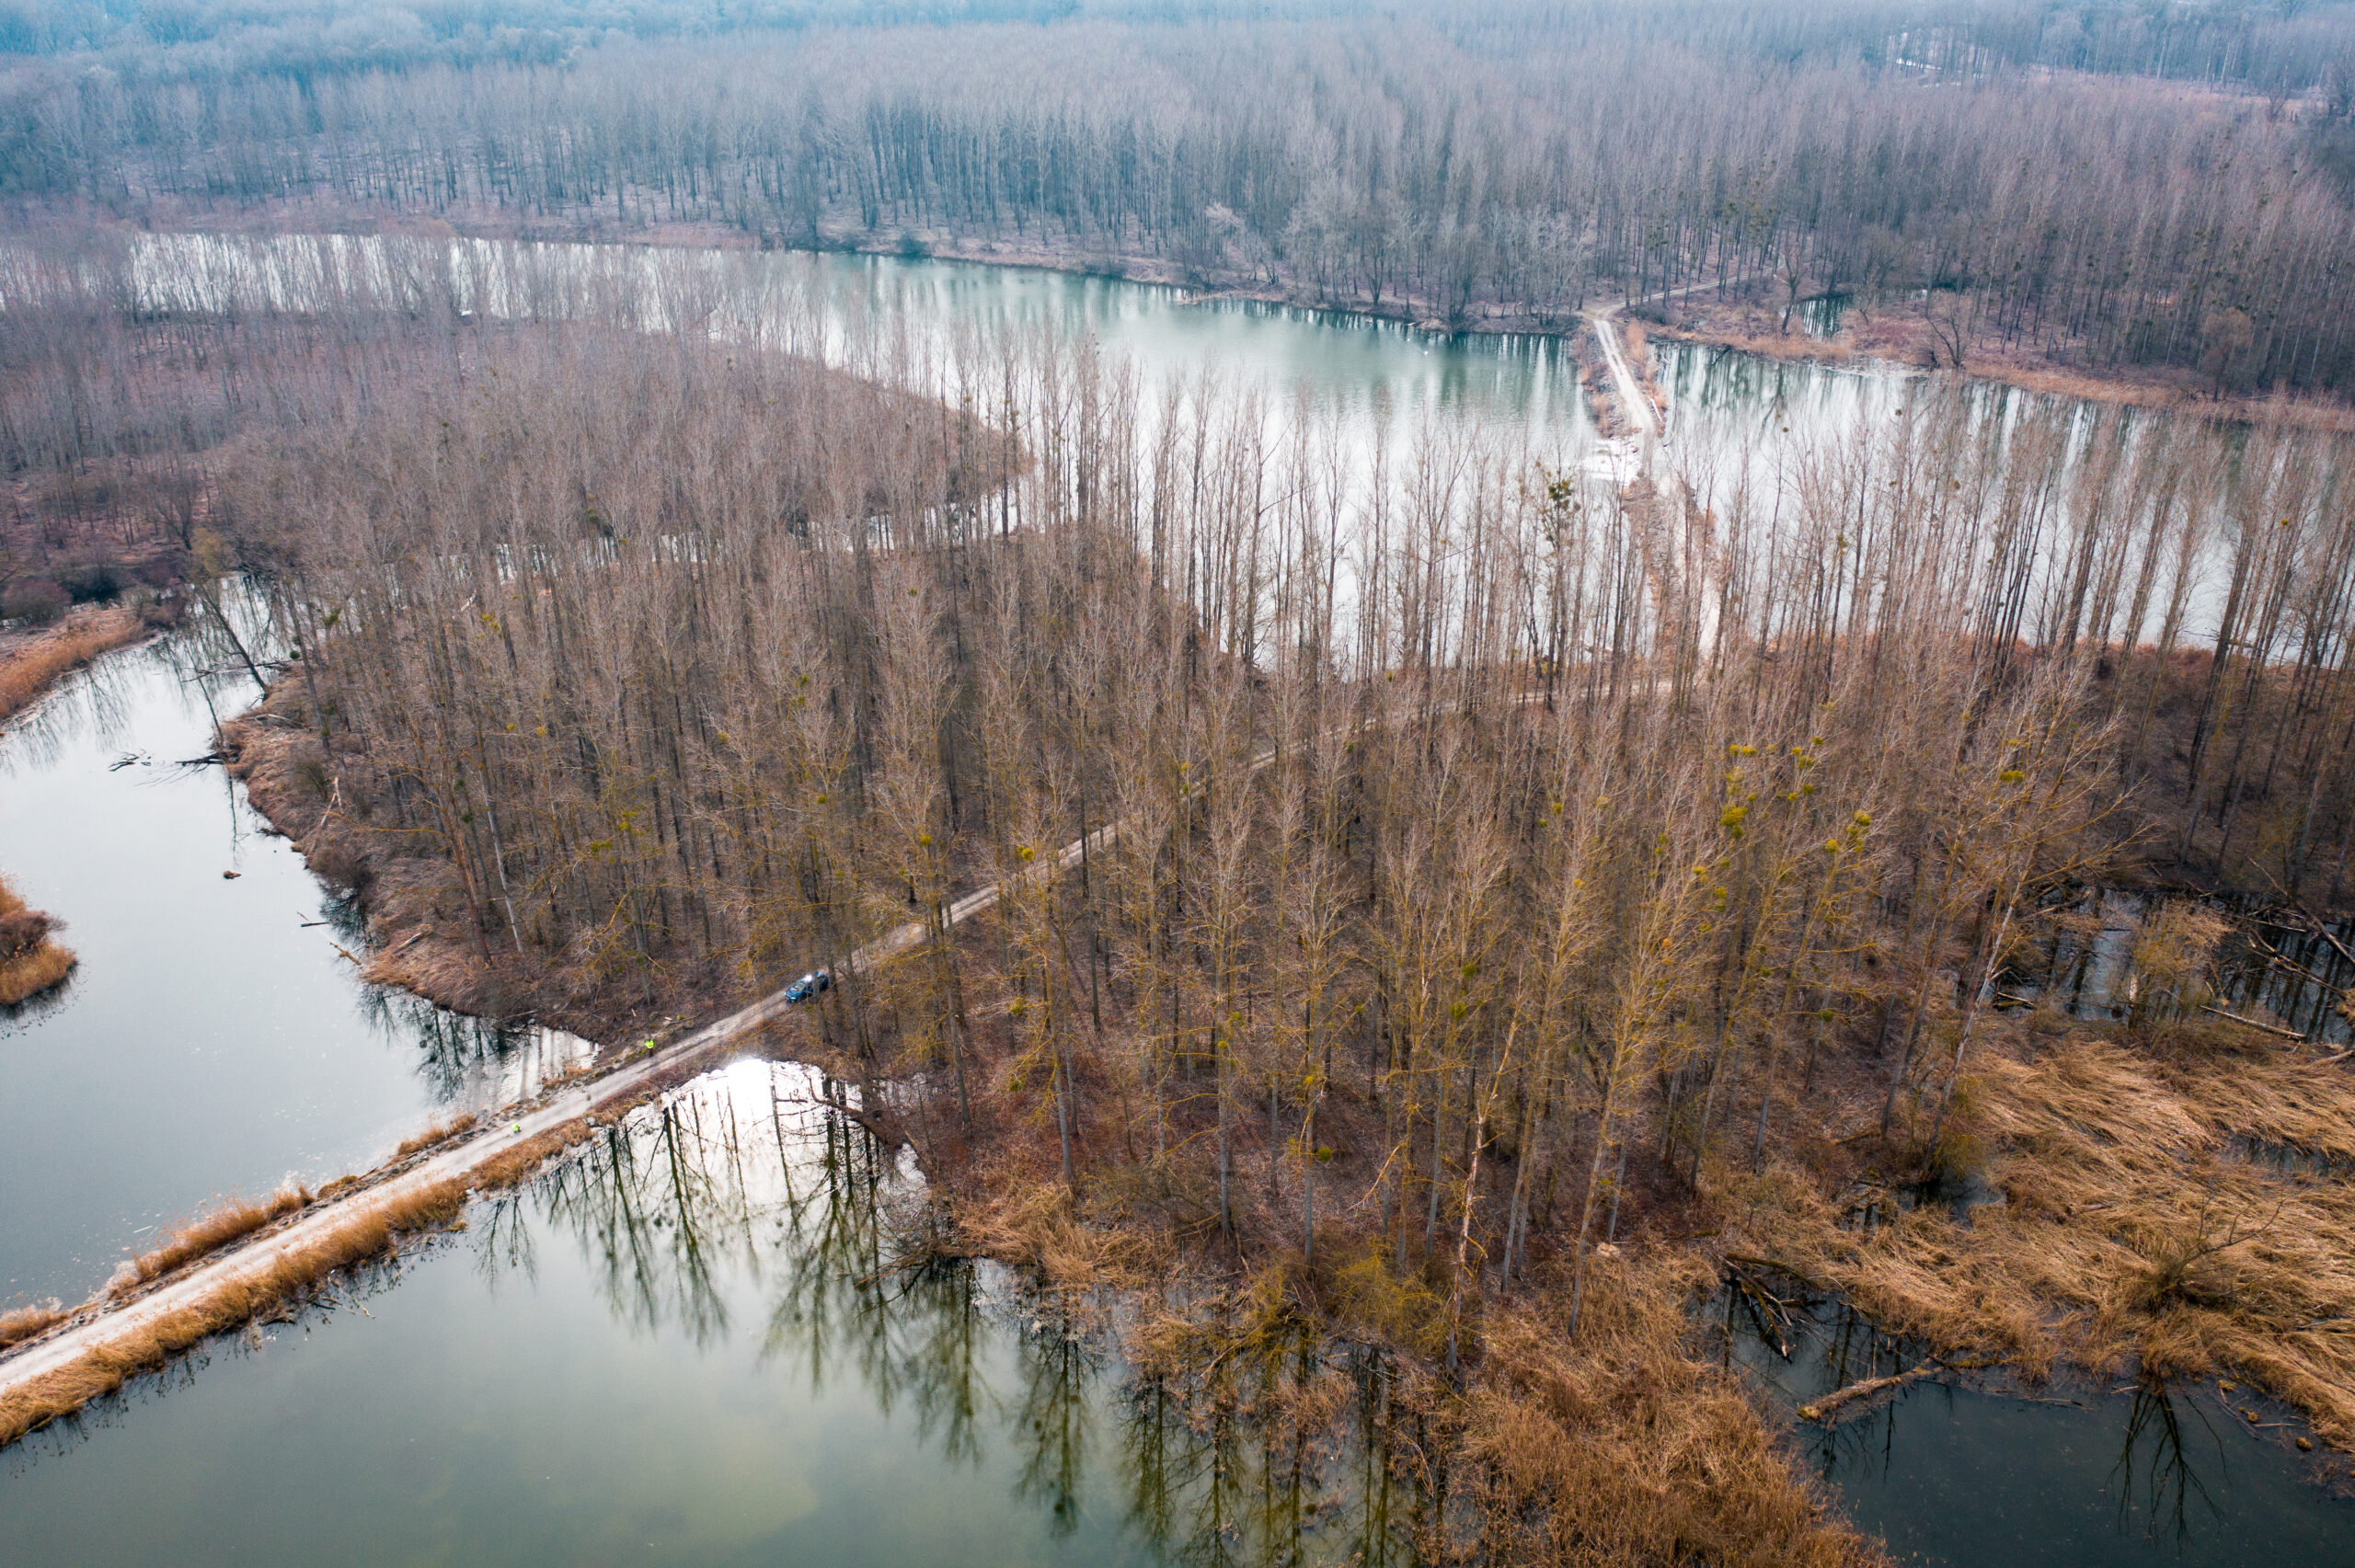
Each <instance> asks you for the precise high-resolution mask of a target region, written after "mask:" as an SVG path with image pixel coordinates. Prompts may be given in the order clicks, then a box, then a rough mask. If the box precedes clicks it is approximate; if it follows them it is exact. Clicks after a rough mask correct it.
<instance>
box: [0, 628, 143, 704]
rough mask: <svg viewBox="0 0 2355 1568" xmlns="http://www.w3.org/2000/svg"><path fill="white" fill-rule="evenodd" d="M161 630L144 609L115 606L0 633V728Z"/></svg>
mask: <svg viewBox="0 0 2355 1568" xmlns="http://www.w3.org/2000/svg"><path fill="white" fill-rule="evenodd" d="M162 624H164V622H163V621H161V620H160V619H157V618H156V617H155V616H154V615H151V614H150V613H149V612H148V609H147V607H144V606H137V605H132V604H125V603H120V602H118V603H114V604H105V605H90V606H85V607H83V608H80V609H76V610H75V611H72V612H69V613H68V614H67V615H66V617H65V619H64V620H63V621H62V622H60V623H59V624H56V625H53V626H40V627H30V628H27V629H24V630H20V631H13V632H0V723H5V722H6V721H7V720H8V719H11V718H14V717H15V716H16V715H18V714H20V713H22V712H24V711H25V710H26V709H27V708H29V707H30V706H32V705H33V704H35V703H37V702H39V701H40V699H41V697H42V696H43V695H45V694H46V693H47V692H48V691H49V689H50V688H51V687H52V686H53V685H55V684H56V683H57V681H59V680H60V679H62V678H63V677H64V676H67V675H70V674H72V673H73V672H74V671H75V670H79V669H81V668H82V667H83V666H84V665H86V664H88V663H89V662H90V661H91V660H92V659H94V658H98V656H99V655H100V654H103V653H109V652H112V651H113V650H114V649H116V648H119V647H129V646H130V645H131V644H132V643H135V642H137V641H139V640H140V639H141V638H143V637H146V636H150V635H154V633H155V630H156V628H157V627H158V626H159V625H162Z"/></svg>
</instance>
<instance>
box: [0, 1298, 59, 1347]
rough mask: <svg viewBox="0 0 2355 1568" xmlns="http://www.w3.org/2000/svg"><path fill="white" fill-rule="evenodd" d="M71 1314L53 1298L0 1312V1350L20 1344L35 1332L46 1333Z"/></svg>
mask: <svg viewBox="0 0 2355 1568" xmlns="http://www.w3.org/2000/svg"><path fill="white" fill-rule="evenodd" d="M72 1315H73V1314H72V1313H70V1312H68V1311H66V1310H65V1309H64V1307H63V1306H62V1305H61V1304H59V1303H58V1302H56V1301H53V1300H52V1301H45V1302H37V1303H35V1304H34V1305H32V1306H29V1307H18V1308H17V1309H16V1310H14V1311H8V1312H0V1350H5V1349H6V1348H7V1347H8V1346H9V1345H21V1344H23V1343H24V1342H25V1341H26V1340H29V1339H30V1338H32V1337H33V1336H34V1335H35V1334H40V1333H48V1332H49V1331H50V1330H51V1329H52V1328H55V1327H56V1326H57V1325H58V1324H59V1323H62V1322H64V1321H65V1320H66V1319H67V1318H68V1317H71V1316H72Z"/></svg>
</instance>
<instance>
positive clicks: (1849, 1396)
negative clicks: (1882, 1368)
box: [1799, 1361, 1942, 1426]
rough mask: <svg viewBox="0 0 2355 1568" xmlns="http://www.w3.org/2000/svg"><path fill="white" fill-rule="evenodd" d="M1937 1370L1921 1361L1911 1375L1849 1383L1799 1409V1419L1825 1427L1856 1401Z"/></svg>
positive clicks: (1934, 1362)
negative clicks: (1819, 1423)
mask: <svg viewBox="0 0 2355 1568" xmlns="http://www.w3.org/2000/svg"><path fill="white" fill-rule="evenodd" d="M1940 1370H1942V1368H1940V1367H1939V1365H1938V1363H1937V1362H1936V1361H1924V1362H1923V1363H1922V1364H1921V1365H1920V1366H1919V1367H1916V1368H1913V1370H1912V1371H1910V1372H1899V1373H1895V1374H1893V1375H1892V1376H1890V1377H1886V1378H1867V1379H1865V1380H1864V1381H1863V1382H1861V1383H1850V1384H1849V1385H1848V1386H1847V1387H1846V1388H1844V1389H1834V1390H1832V1391H1831V1392H1830V1393H1828V1394H1826V1395H1824V1396H1823V1397H1822V1398H1821V1399H1820V1400H1813V1401H1810V1402H1808V1403H1806V1404H1803V1405H1801V1406H1799V1419H1800V1420H1802V1421H1816V1422H1821V1423H1822V1424H1823V1425H1827V1426H1829V1425H1833V1417H1834V1416H1835V1415H1836V1414H1837V1413H1839V1412H1840V1411H1842V1410H1844V1409H1846V1408H1847V1407H1848V1406H1850V1405H1853V1404H1855V1403H1856V1402H1858V1401H1860V1400H1868V1399H1871V1398H1872V1397H1873V1396H1874V1395H1876V1394H1883V1393H1887V1392H1889V1391H1890V1390H1892V1389H1901V1388H1903V1387H1905V1386H1906V1385H1907V1384H1908V1383H1913V1382H1916V1381H1919V1380H1920V1379H1924V1378H1927V1377H1930V1376H1933V1375H1934V1374H1936V1373H1937V1372H1938V1371H1940Z"/></svg>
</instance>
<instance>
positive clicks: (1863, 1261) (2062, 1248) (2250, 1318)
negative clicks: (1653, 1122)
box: [1723, 1023, 2355, 1448]
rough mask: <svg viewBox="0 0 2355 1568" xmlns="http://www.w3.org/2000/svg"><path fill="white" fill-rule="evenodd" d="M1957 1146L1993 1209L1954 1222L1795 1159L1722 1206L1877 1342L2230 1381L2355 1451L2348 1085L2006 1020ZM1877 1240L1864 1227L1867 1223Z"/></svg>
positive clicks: (2260, 1056) (2294, 1067)
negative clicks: (1871, 1325)
mask: <svg viewBox="0 0 2355 1568" xmlns="http://www.w3.org/2000/svg"><path fill="white" fill-rule="evenodd" d="M2008 1045H2009V1047H2010V1048H2009V1049H2007V1050H2005V1051H2002V1052H1990V1053H1988V1054H1987V1056H1986V1057H1985V1058H1984V1059H1982V1062H1981V1065H1980V1067H1979V1069H1978V1071H1977V1075H1976V1077H1975V1079H1974V1080H1973V1081H1972V1082H1970V1085H1969V1093H1968V1096H1967V1099H1966V1102H1965V1105H1964V1109H1963V1110H1962V1112H1961V1114H1960V1120H1961V1123H1962V1126H1961V1128H1960V1130H1959V1134H1957V1135H1956V1136H1954V1137H1953V1138H1951V1139H1949V1142H1948V1144H1947V1150H1948V1151H1949V1155H1950V1156H1953V1155H1956V1154H1958V1153H1959V1158H1961V1159H1963V1160H1965V1161H1970V1162H1976V1163H1980V1164H1981V1166H1982V1174H1983V1179H1984V1180H1985V1181H1986V1183H1987V1184H1989V1185H1990V1186H1991V1187H1992V1188H1993V1192H1994V1194H1997V1195H2000V1200H1999V1201H1993V1200H1991V1201H1989V1202H1987V1203H1984V1204H1982V1205H1980V1206H1978V1207H1973V1208H1972V1209H1970V1212H1969V1215H1968V1218H1967V1219H1961V1218H1957V1217H1956V1215H1954V1214H1953V1213H1951V1212H1950V1211H1949V1210H1948V1208H1947V1207H1946V1206H1945V1205H1943V1204H1939V1203H1934V1202H1924V1203H1921V1204H1918V1205H1915V1206H1913V1207H1910V1208H1909V1207H1905V1206H1903V1205H1901V1204H1899V1203H1897V1202H1894V1201H1891V1199H1892V1198H1893V1196H1894V1195H1893V1194H1892V1193H1891V1192H1890V1191H1889V1190H1887V1189H1886V1188H1881V1189H1878V1190H1875V1189H1873V1188H1871V1187H1870V1186H1866V1187H1862V1188H1850V1189H1848V1190H1847V1191H1846V1192H1844V1194H1841V1195H1839V1196H1832V1195H1828V1194H1827V1193H1826V1192H1825V1191H1824V1190H1823V1188H1822V1187H1821V1185H1819V1184H1818V1183H1817V1182H1816V1181H1814V1180H1813V1179H1811V1178H1810V1176H1809V1174H1808V1173H1805V1172H1802V1171H1801V1170H1799V1169H1798V1168H1796V1167H1795V1166H1793V1165H1792V1164H1789V1163H1787V1162H1786V1163H1779V1164H1777V1165H1775V1167H1774V1168H1772V1169H1770V1170H1769V1172H1768V1173H1766V1174H1764V1175H1763V1176H1760V1177H1757V1178H1751V1179H1744V1180H1742V1181H1740V1182H1737V1183H1735V1184H1733V1185H1731V1186H1730V1187H1729V1189H1728V1191H1727V1193H1726V1194H1725V1196H1724V1199H1723V1202H1724V1206H1725V1207H1726V1208H1727V1209H1728V1210H1729V1214H1730V1215H1732V1216H1733V1217H1734V1221H1733V1222H1734V1223H1736V1224H1738V1225H1739V1226H1740V1227H1741V1228H1742V1230H1746V1231H1748V1232H1750V1233H1751V1234H1752V1237H1754V1239H1755V1242H1756V1243H1757V1244H1758V1245H1759V1246H1761V1247H1762V1249H1763V1250H1764V1251H1766V1252H1767V1253H1769V1254H1770V1255H1772V1256H1774V1257H1775V1258H1776V1259H1777V1260H1779V1261H1783V1262H1786V1263H1787V1264H1788V1265H1791V1266H1792V1267H1793V1268H1794V1269H1796V1270H1798V1272H1800V1273H1802V1274H1804V1275H1806V1276H1808V1277H1810V1278H1812V1279H1815V1280H1817V1281H1818V1282H1820V1283H1821V1284H1822V1285H1825V1286H1828V1287H1830V1288H1834V1289H1837V1290H1839V1291H1841V1292H1842V1293H1844V1294H1845V1295H1846V1296H1848V1297H1849V1298H1850V1299H1853V1300H1854V1301H1855V1304H1856V1305H1857V1306H1858V1308H1859V1309H1861V1310H1863V1311H1865V1312H1866V1313H1867V1315H1869V1316H1871V1317H1873V1318H1874V1319H1876V1320H1877V1321H1878V1322H1880V1323H1882V1324H1883V1325H1884V1326H1885V1327H1888V1328H1890V1329H1892V1330H1895V1331H1898V1332H1901V1333H1910V1334H1916V1335H1919V1336H1921V1337H1922V1338H1923V1339H1924V1340H1925V1341H1927V1342H1929V1343H1930V1344H1931V1345H1933V1346H1935V1347H1936V1348H1937V1349H1938V1350H1940V1351H1942V1352H1946V1353H1948V1354H1953V1353H1971V1354H1975V1355H1978V1356H1991V1357H1995V1358H1999V1359H2001V1360H2002V1361H2004V1362H2005V1363H2007V1364H2009V1365H2010V1366H2012V1367H2013V1368H2016V1369H2018V1370H2019V1371H2021V1372H2023V1373H2025V1374H2027V1375H2028V1376H2029V1377H2031V1378H2042V1377H2046V1376H2049V1375H2051V1374H2052V1373H2053V1372H2055V1371H2056V1370H2058V1369H2061V1368H2081V1369H2085V1370H2088V1371H2097V1372H2103V1371H2111V1370H2116V1369H2118V1368H2128V1367H2134V1366H2139V1367H2140V1368H2142V1369H2144V1370H2147V1371H2148V1372H2150V1373H2152V1374H2154V1375H2158V1376H2163V1377H2183V1376H2208V1375H2214V1374H2217V1373H2225V1372H2229V1373H2233V1374H2236V1375H2239V1376H2242V1377H2245V1378H2247V1379H2250V1380H2252V1381H2254V1382H2257V1383H2258V1384H2260V1385H2261V1386H2263V1387H2264V1388H2265V1389H2266V1390H2267V1391H2269V1392H2270V1393H2272V1394H2273V1395H2275V1396H2277V1397H2279V1398H2280V1399H2282V1400H2284V1401H2286V1402H2289V1403H2291V1404H2292V1405H2295V1406H2296V1407H2297V1408H2298V1409H2299V1410H2300V1411H2301V1412H2303V1413H2304V1414H2305V1415H2306V1417H2307V1418H2308V1419H2309V1420H2310V1421H2312V1422H2313V1424H2314V1425H2315V1430H2316V1432H2317V1433H2318V1434H2319V1435H2320V1436H2322V1437H2323V1438H2324V1439H2325V1440H2326V1441H2327V1442H2330V1443H2331V1444H2333V1445H2335V1446H2338V1447H2340V1448H2348V1447H2355V1184H2350V1183H2349V1180H2348V1172H2349V1168H2350V1166H2355V1131H2350V1130H2349V1129H2350V1128H2355V1077H2350V1075H2349V1072H2348V1070H2347V1066H2346V1064H2345V1062H2344V1061H2342V1060H2338V1059H2326V1058H2318V1057H2316V1056H2314V1055H2312V1054H2309V1053H2307V1052H2304V1051H2300V1050H2297V1049H2294V1048H2286V1049H2285V1048H2281V1047H2277V1046H2274V1045H2271V1044H2269V1043H2267V1041H2266V1038H2265V1036H2260V1035H2258V1034H2257V1033H2256V1032H2254V1031H2251V1030H2246V1029H2241V1028H2236V1027H2234V1026H2233V1025H2229V1024H2197V1023H2177V1024H2165V1025H2159V1026H2156V1027H2151V1028H2145V1029H2143V1030H2141V1031H2129V1030H2122V1029H2120V1030H2110V1029H2086V1028H2083V1027H2077V1028H2072V1029H2070V1030H2069V1031H2067V1032H2066V1033H2065V1034H2062V1035H2061V1036H2058V1037H2057V1038H2048V1037H2045V1036H2039V1035H2037V1034H2035V1033H2033V1032H2031V1031H2030V1030H2029V1029H2028V1028H2026V1027H2021V1026H2017V1025H2016V1026H2015V1029H2014V1035H2013V1037H2012V1039H2011V1040H2010V1041H2009V1042H2008ZM1867 1204H1870V1205H1872V1207H1873V1215H1872V1219H1871V1223H1870V1224H1869V1225H1868V1226H1867V1225H1863V1224H1860V1223H1859V1222H1858V1220H1857V1216H1858V1214H1859V1212H1860V1211H1861V1208H1862V1207H1863V1206H1865V1205H1867Z"/></svg>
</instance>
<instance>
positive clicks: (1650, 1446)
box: [1456, 1249, 1885, 1568]
mask: <svg viewBox="0 0 2355 1568" xmlns="http://www.w3.org/2000/svg"><path fill="white" fill-rule="evenodd" d="M1708 1283H1709V1280H1708V1279H1707V1277H1706V1265H1704V1264H1703V1263H1702V1262H1701V1261H1700V1260H1698V1259H1697V1258H1695V1257H1694V1255H1693V1254H1692V1253H1689V1252H1683V1251H1680V1250H1674V1249H1660V1250H1656V1251H1655V1250H1646V1251H1644V1252H1640V1253H1637V1252H1629V1253H1623V1254H1621V1255H1618V1256H1615V1257H1613V1258H1609V1259H1606V1260H1604V1261H1603V1265H1601V1266H1600V1267H1598V1268H1596V1269H1595V1270H1593V1271H1592V1273H1591V1276H1590V1277H1589V1280H1588V1283H1587V1295H1586V1305H1585V1311H1584V1314H1583V1316H1582V1318H1581V1322H1580V1334H1579V1338H1578V1341H1577V1343H1576V1344H1575V1345H1573V1344H1572V1343H1571V1342H1570V1341H1569V1340H1568V1338H1567V1337H1565V1336H1564V1335H1563V1334H1562V1333H1561V1332H1560V1329H1559V1327H1558V1325H1557V1324H1555V1323H1552V1322H1548V1321H1547V1319H1546V1317H1545V1315H1542V1314H1540V1313H1537V1312H1534V1311H1531V1310H1526V1309H1521V1308H1516V1309H1514V1310H1509V1311H1506V1312H1502V1313H1499V1314H1497V1315H1495V1316H1494V1317H1492V1318H1490V1319H1489V1321H1488V1323H1487V1324H1486V1360H1485V1363H1484V1367H1483V1370H1482V1376H1481V1378H1480V1380H1479V1382H1478V1384H1477V1385H1476V1387H1475V1388H1474V1390H1473V1391H1472V1392H1471V1393H1470V1394H1469V1396H1468V1397H1467V1398H1466V1399H1465V1401H1464V1402H1463V1403H1462V1404H1461V1406H1459V1407H1458V1409H1457V1412H1456V1420H1457V1422H1458V1423H1459V1424H1460V1425H1461V1435H1460V1439H1459V1441H1460V1444H1461V1447H1460V1449H1459V1451H1460V1452H1461V1453H1462V1454H1463V1456H1464V1457H1465V1459H1467V1460H1469V1461H1470V1466H1471V1469H1470V1473H1469V1474H1468V1475H1467V1476H1466V1477H1465V1484H1466V1487H1467V1496H1468V1498H1469V1499H1470V1500H1471V1501H1472V1502H1473V1503H1475V1504H1476V1505H1477V1508H1478V1517H1479V1521H1480V1524H1479V1528H1480V1535H1481V1545H1482V1547H1483V1549H1484V1555H1485V1556H1486V1557H1487V1558H1488V1560H1491V1561H1499V1562H1547V1563H1557V1564H1595V1565H1597V1568H1601V1565H1603V1564H1614V1565H1615V1564H1623V1563H1631V1562H1657V1563H1674V1562H1745V1563H1753V1564H1762V1565H1763V1564H1786V1565H1788V1568H1834V1565H1838V1564H1848V1563H1872V1562H1883V1561H1885V1559H1884V1558H1883V1556H1882V1554H1881V1553H1880V1552H1879V1551H1878V1550H1876V1549H1875V1548H1874V1547H1873V1545H1872V1544H1871V1543H1870V1542H1869V1541H1868V1540H1867V1539H1865V1538H1863V1537H1862V1536H1860V1535H1858V1534H1857V1532H1856V1531H1855V1529H1854V1528H1851V1527H1850V1526H1848V1525H1847V1524H1845V1523H1844V1521H1842V1520H1840V1519H1839V1518H1837V1517H1836V1516H1833V1515H1832V1514H1831V1512H1830V1510H1829V1506H1828V1499H1827V1498H1826V1497H1825V1495H1824V1494H1823V1493H1822V1491H1821V1489H1820V1488H1819V1487H1817V1486H1815V1485H1813V1484H1812V1483H1810V1482H1808V1481H1807V1480H1805V1479H1803V1478H1802V1477H1801V1476H1800V1475H1799V1474H1798V1472H1797V1471H1795V1470H1794V1469H1793V1468H1792V1467H1791V1466H1790V1465H1789V1463H1788V1462H1787V1461H1786V1459H1785V1458H1784V1456H1783V1455H1782V1454H1781V1453H1779V1452H1778V1451H1777V1450H1776V1448H1775V1440H1774V1436H1773V1434H1772V1433H1771V1432H1770V1431H1769V1430H1768V1428H1767V1426H1766V1425H1765V1423H1764V1421H1763V1419H1761V1417H1760V1415H1759V1413H1758V1410H1757V1408H1756V1407H1755V1406H1754V1405H1753V1404H1752V1402H1751V1401H1750V1400H1749V1398H1748V1397H1747V1396H1746V1395H1745V1393H1744V1392H1743V1391H1742V1389H1741V1386H1740V1384H1739V1383H1738V1382H1737V1381H1736V1380H1735V1379H1734V1378H1733V1377H1732V1376H1730V1375H1729V1374H1728V1373H1726V1372H1725V1371H1724V1370H1722V1369H1721V1368H1716V1367H1712V1366H1710V1365H1709V1364H1708V1363H1706V1362H1704V1361H1701V1360H1698V1359H1696V1358H1695V1357H1694V1356H1693V1355H1692V1354H1691V1353H1690V1350H1689V1347H1688V1345H1687V1322H1686V1319H1685V1315H1684V1303H1685V1301H1686V1300H1687V1299H1690V1296H1691V1294H1692V1292H1693V1291H1694V1290H1695V1289H1697V1288H1706V1286H1707V1285H1708Z"/></svg>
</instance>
